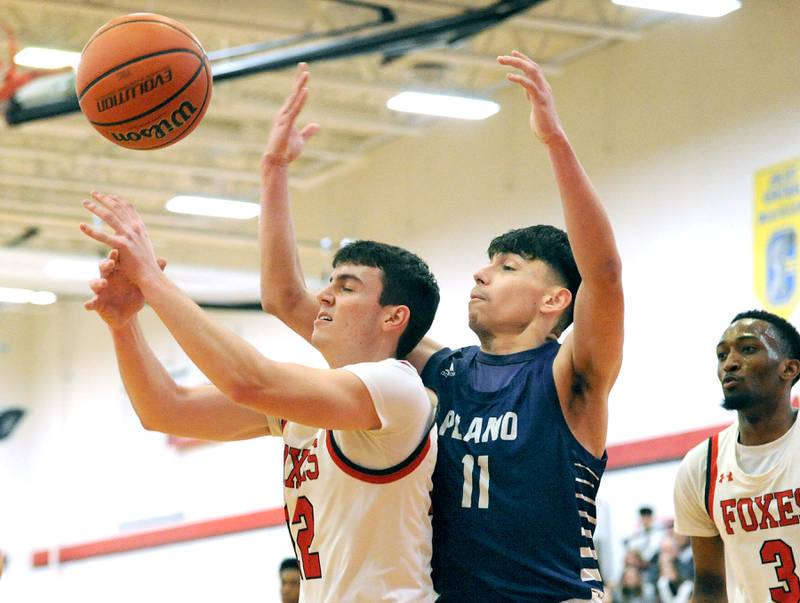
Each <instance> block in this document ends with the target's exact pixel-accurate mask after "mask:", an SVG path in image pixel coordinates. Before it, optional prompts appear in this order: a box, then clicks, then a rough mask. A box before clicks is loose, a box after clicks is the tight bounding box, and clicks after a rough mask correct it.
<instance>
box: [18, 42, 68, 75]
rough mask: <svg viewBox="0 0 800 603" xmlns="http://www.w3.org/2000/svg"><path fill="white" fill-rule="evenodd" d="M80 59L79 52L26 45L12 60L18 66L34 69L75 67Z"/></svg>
mask: <svg viewBox="0 0 800 603" xmlns="http://www.w3.org/2000/svg"><path fill="white" fill-rule="evenodd" d="M80 59H81V53H80V52H68V51H66V50H56V49H54V48H38V47H36V46H28V47H27V48H23V49H22V50H20V51H19V52H18V53H17V54H15V55H14V62H15V63H16V64H17V65H19V66H20V67H33V68H35V69H61V68H63V67H72V68H73V69H75V68H77V66H78V61H80Z"/></svg>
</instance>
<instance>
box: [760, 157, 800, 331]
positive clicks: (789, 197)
mask: <svg viewBox="0 0 800 603" xmlns="http://www.w3.org/2000/svg"><path fill="white" fill-rule="evenodd" d="M798 232H800V159H795V160H793V161H786V162H783V163H779V164H777V165H773V166H770V167H768V168H765V169H763V170H759V171H757V172H756V174H755V197H754V204H753V244H754V249H753V266H754V277H755V291H756V295H757V296H758V298H759V299H760V300H761V303H762V304H763V306H764V309H766V310H769V311H770V312H774V313H775V314H779V315H780V316H783V317H784V318H788V317H789V316H790V315H791V313H792V311H793V310H794V308H795V306H796V305H797V300H798V287H797V238H798Z"/></svg>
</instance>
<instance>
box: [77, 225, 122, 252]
mask: <svg viewBox="0 0 800 603" xmlns="http://www.w3.org/2000/svg"><path fill="white" fill-rule="evenodd" d="M80 229H81V232H82V233H83V234H85V235H86V236H87V237H89V238H90V239H94V240H95V241H97V242H98V243H102V244H103V245H108V246H109V247H117V246H118V245H119V242H118V241H117V239H116V238H115V237H112V236H111V235H107V234H106V233H104V232H103V231H101V230H98V229H96V228H93V227H92V226H89V225H88V224H81V225H80Z"/></svg>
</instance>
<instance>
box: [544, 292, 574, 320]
mask: <svg viewBox="0 0 800 603" xmlns="http://www.w3.org/2000/svg"><path fill="white" fill-rule="evenodd" d="M571 303H572V292H570V290H569V289H567V288H566V287H553V288H552V289H550V290H549V291H548V292H547V293H545V295H544V298H543V299H542V303H541V305H540V306H539V309H540V310H541V311H542V312H544V313H545V314H552V313H554V312H555V313H558V312H563V311H564V310H566V309H567V308H569V305H570V304H571Z"/></svg>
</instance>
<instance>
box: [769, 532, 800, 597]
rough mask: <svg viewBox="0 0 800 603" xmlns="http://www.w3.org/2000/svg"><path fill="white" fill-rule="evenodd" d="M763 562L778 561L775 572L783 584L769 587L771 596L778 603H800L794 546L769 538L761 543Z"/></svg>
mask: <svg viewBox="0 0 800 603" xmlns="http://www.w3.org/2000/svg"><path fill="white" fill-rule="evenodd" d="M760 553H761V563H763V564H764V565H767V564H769V563H777V564H778V565H777V566H775V574H776V575H777V577H778V580H780V582H781V584H780V585H779V586H776V587H775V588H770V589H769V594H770V598H771V600H772V601H776V602H777V603H800V578H798V577H797V564H796V562H795V559H794V552H793V551H792V547H790V546H789V545H788V544H786V543H785V542H784V541H783V540H767V541H766V542H765V543H764V544H762V545H761V551H760Z"/></svg>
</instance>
